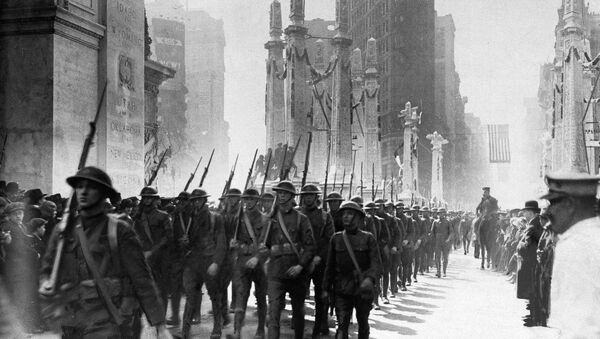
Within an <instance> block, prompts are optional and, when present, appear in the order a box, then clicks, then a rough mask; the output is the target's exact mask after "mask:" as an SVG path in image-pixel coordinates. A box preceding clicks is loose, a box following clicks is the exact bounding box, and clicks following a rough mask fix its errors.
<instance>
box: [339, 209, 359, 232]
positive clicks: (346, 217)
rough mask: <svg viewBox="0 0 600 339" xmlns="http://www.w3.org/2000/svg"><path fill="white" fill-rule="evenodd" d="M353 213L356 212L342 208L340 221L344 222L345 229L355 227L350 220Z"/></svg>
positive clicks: (352, 217)
mask: <svg viewBox="0 0 600 339" xmlns="http://www.w3.org/2000/svg"><path fill="white" fill-rule="evenodd" d="M355 214H356V212H354V211H352V210H344V212H343V213H342V223H343V224H344V228H345V229H353V228H355V225H354V223H353V222H352V221H353V220H354V216H355Z"/></svg>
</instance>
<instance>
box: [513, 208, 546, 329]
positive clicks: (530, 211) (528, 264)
mask: <svg viewBox="0 0 600 339" xmlns="http://www.w3.org/2000/svg"><path fill="white" fill-rule="evenodd" d="M521 213H523V216H524V217H525V220H526V221H527V228H526V229H525V233H524V234H523V237H522V238H521V240H520V241H519V244H518V245H517V253H518V258H519V262H520V265H519V268H518V270H517V298H519V299H525V300H527V309H528V310H529V315H528V316H526V317H525V318H524V325H525V326H537V325H538V324H539V319H538V318H539V317H538V312H537V310H536V306H537V305H538V303H537V302H536V301H535V300H533V299H534V297H535V291H534V290H533V278H534V272H535V270H536V264H537V259H536V252H537V246H538V243H539V241H540V237H541V236H542V232H543V231H544V230H543V228H542V225H541V224H540V208H539V206H538V202H537V201H535V200H531V201H527V202H525V207H523V208H522V209H521Z"/></svg>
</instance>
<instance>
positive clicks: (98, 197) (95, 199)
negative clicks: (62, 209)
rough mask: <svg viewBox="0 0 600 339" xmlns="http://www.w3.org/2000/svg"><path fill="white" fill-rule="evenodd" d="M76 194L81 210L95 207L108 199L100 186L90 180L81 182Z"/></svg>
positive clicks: (76, 188) (78, 184)
mask: <svg viewBox="0 0 600 339" xmlns="http://www.w3.org/2000/svg"><path fill="white" fill-rule="evenodd" d="M75 194H76V195H77V203H78V204H79V207H80V208H81V209H88V208H91V207H94V206H96V205H97V204H99V203H100V202H102V201H103V200H104V199H106V193H105V192H104V190H103V189H102V188H101V187H100V185H98V184H96V183H94V182H93V181H89V180H80V181H79V182H78V183H77V185H76V186H75Z"/></svg>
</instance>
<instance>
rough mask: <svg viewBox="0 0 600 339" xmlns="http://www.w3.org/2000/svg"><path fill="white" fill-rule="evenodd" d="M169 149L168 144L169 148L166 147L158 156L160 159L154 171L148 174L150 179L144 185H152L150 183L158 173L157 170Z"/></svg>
mask: <svg viewBox="0 0 600 339" xmlns="http://www.w3.org/2000/svg"><path fill="white" fill-rule="evenodd" d="M170 150H171V146H169V148H167V149H166V150H165V151H164V152H163V154H162V156H161V157H160V160H159V161H158V165H156V169H155V170H154V172H152V175H151V176H150V180H148V183H146V186H152V183H153V182H154V180H155V179H156V176H157V175H158V170H159V169H160V167H161V166H162V164H163V162H164V161H165V157H166V156H167V153H170Z"/></svg>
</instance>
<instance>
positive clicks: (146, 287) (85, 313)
mask: <svg viewBox="0 0 600 339" xmlns="http://www.w3.org/2000/svg"><path fill="white" fill-rule="evenodd" d="M67 183H68V184H69V185H71V186H72V187H73V188H74V189H75V194H76V199H77V203H78V210H79V214H78V217H77V219H76V222H75V225H74V227H70V228H67V229H66V230H65V231H64V232H63V234H59V229H58V228H57V229H55V231H54V233H53V235H52V236H51V238H50V243H49V245H48V249H47V251H46V255H45V257H44V260H43V264H42V271H41V281H42V284H41V288H40V293H41V294H42V295H52V294H53V291H54V290H55V287H56V289H57V290H60V291H61V293H62V298H61V300H62V301H61V302H63V303H64V304H65V308H64V310H65V311H66V314H65V315H64V316H63V317H62V318H61V324H60V325H61V328H62V336H63V338H121V337H124V338H130V337H132V336H133V333H132V332H133V329H132V323H133V320H134V311H135V307H134V304H135V302H136V301H137V302H138V303H139V304H140V305H141V309H142V310H143V311H144V313H145V314H146V318H147V319H148V322H149V323H150V325H152V326H155V327H156V330H157V333H158V336H159V337H160V338H170V337H171V336H170V334H169V332H168V331H167V329H166V327H165V324H164V321H165V308H164V306H163V305H162V302H161V300H162V299H161V298H160V296H159V293H158V291H157V289H156V285H155V284H154V279H153V277H152V274H151V272H150V270H149V268H148V265H147V264H146V260H145V259H144V252H143V249H142V246H141V245H140V242H139V240H138V237H137V236H136V234H135V232H134V231H133V229H132V228H131V227H130V226H129V225H127V224H126V223H125V222H124V221H121V220H118V219H116V218H113V217H109V216H108V215H107V214H106V212H105V210H104V201H105V200H106V198H111V197H115V196H116V195H117V191H116V190H115V189H114V188H113V186H112V182H111V179H110V177H109V176H108V175H107V174H106V173H105V172H104V171H102V170H100V169H98V168H95V167H85V168H83V169H81V170H80V171H79V172H78V173H77V174H76V175H74V176H72V177H69V178H68V179H67ZM61 237H62V239H64V247H63V252H62V257H61V264H60V268H59V272H58V281H56V282H55V283H53V282H52V281H51V280H50V276H51V271H52V270H53V267H52V265H53V263H54V258H55V256H57V255H60V254H58V253H57V250H58V248H57V247H58V242H59V241H60V240H59V239H60V238H61Z"/></svg>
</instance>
